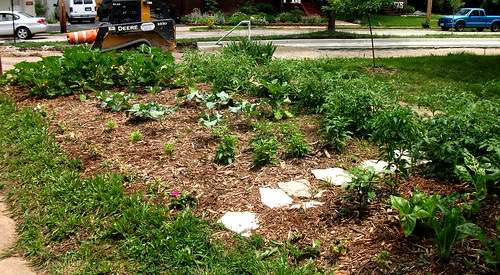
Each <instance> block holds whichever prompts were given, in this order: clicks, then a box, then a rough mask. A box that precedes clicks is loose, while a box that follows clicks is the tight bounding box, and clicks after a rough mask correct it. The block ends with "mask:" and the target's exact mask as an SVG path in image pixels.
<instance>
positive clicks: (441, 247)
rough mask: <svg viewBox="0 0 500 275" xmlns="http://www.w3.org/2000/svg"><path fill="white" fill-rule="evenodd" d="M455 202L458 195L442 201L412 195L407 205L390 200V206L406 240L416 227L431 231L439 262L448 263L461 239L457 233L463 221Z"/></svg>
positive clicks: (421, 195)
mask: <svg viewBox="0 0 500 275" xmlns="http://www.w3.org/2000/svg"><path fill="white" fill-rule="evenodd" d="M457 199H458V198H457V195H451V196H448V197H441V196H439V195H432V196H429V195H426V194H424V193H420V192H414V193H413V194H412V197H411V199H410V200H409V201H408V200H406V199H404V198H400V197H395V196H391V205H392V207H393V208H394V209H397V210H398V211H399V216H400V223H401V226H402V227H403V232H404V234H405V236H409V235H410V234H412V233H413V231H414V229H415V227H416V226H417V224H420V225H421V226H425V227H426V228H429V229H432V230H433V231H434V239H435V242H436V245H437V248H438V256H439V259H440V260H442V261H447V260H448V259H449V258H450V256H451V253H452V251H453V245H454V244H455V242H456V241H458V240H460V239H462V238H463V237H464V235H463V234H461V233H460V231H459V230H458V229H459V228H460V226H462V225H463V224H465V223H466V220H465V218H464V216H463V214H462V209H461V208H459V207H458V206H456V203H455V202H456V200H457Z"/></svg>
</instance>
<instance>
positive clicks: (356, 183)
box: [344, 167, 378, 210]
mask: <svg viewBox="0 0 500 275" xmlns="http://www.w3.org/2000/svg"><path fill="white" fill-rule="evenodd" d="M349 174H351V181H350V182H348V183H347V184H345V186H344V189H345V191H347V198H348V199H349V200H350V201H351V202H352V203H354V204H355V206H356V208H357V209H359V210H366V209H367V208H368V204H369V203H370V202H371V201H372V200H373V199H374V198H375V189H374V188H375V186H374V185H375V183H376V181H377V180H378V176H377V174H376V173H375V172H374V171H372V170H370V169H364V168H358V167H356V168H353V169H351V170H349Z"/></svg>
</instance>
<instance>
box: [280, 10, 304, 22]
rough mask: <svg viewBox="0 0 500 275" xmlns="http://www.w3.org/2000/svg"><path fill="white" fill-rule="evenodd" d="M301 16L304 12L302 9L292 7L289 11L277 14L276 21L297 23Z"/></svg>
mask: <svg viewBox="0 0 500 275" xmlns="http://www.w3.org/2000/svg"><path fill="white" fill-rule="evenodd" d="M302 16H304V12H303V11H302V10H299V9H294V10H291V11H289V12H283V13H280V14H278V16H277V17H276V21H277V22H282V23H299V22H300V21H301V20H302Z"/></svg>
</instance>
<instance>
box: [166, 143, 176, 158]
mask: <svg viewBox="0 0 500 275" xmlns="http://www.w3.org/2000/svg"><path fill="white" fill-rule="evenodd" d="M163 153H164V154H165V155H167V156H171V155H172V154H173V153H174V144H173V143H165V144H164V145H163Z"/></svg>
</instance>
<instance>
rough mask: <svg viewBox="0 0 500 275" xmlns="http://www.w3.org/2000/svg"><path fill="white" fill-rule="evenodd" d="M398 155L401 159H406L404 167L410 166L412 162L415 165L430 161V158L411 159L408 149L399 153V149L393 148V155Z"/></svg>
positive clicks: (396, 156)
mask: <svg viewBox="0 0 500 275" xmlns="http://www.w3.org/2000/svg"><path fill="white" fill-rule="evenodd" d="M400 156H401V159H402V160H405V161H406V164H405V168H408V167H410V166H411V165H412V164H413V163H412V162H415V163H414V165H416V166H420V165H424V164H427V163H429V162H431V161H430V160H426V159H419V160H415V159H414V160H413V161H412V159H411V157H410V153H409V152H408V151H404V152H403V154H401V151H399V150H394V157H395V158H398V157H400Z"/></svg>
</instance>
